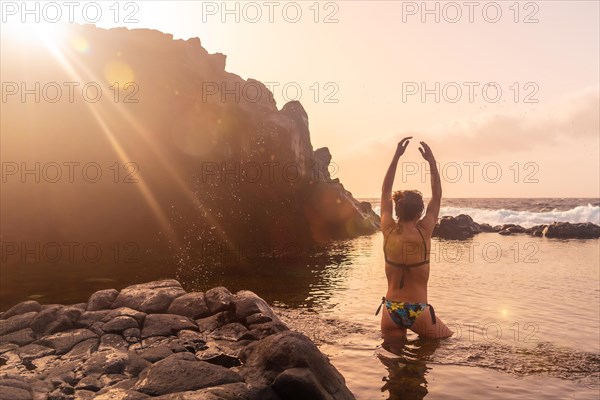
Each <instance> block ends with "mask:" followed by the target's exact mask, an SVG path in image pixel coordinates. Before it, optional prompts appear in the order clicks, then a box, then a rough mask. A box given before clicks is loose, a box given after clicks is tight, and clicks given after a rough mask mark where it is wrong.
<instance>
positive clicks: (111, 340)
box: [98, 333, 129, 351]
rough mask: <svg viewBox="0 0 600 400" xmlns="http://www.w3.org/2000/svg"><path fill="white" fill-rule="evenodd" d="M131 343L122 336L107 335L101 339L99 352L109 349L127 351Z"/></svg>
mask: <svg viewBox="0 0 600 400" xmlns="http://www.w3.org/2000/svg"><path fill="white" fill-rule="evenodd" d="M128 347H129V343H128V342H127V341H126V340H125V339H124V338H123V337H122V336H121V335H117V334H114V333H107V334H105V335H102V336H101V337H100V346H99V347H98V350H99V351H102V350H107V349H117V350H127V348H128Z"/></svg>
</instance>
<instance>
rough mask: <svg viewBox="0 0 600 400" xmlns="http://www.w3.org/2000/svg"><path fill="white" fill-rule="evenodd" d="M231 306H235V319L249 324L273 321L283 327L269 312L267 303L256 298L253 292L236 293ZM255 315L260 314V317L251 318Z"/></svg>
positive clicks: (271, 312)
mask: <svg viewBox="0 0 600 400" xmlns="http://www.w3.org/2000/svg"><path fill="white" fill-rule="evenodd" d="M233 304H234V306H235V316H236V318H238V319H240V320H242V321H246V322H247V323H249V324H251V323H261V322H269V321H274V322H277V323H279V324H281V325H285V324H284V323H283V322H281V320H280V319H279V317H277V315H275V313H274V312H273V310H271V307H269V305H268V304H267V302H266V301H264V300H263V299H261V298H260V297H258V296H257V295H256V293H254V292H251V291H249V290H241V291H239V292H237V293H236V294H235V296H234V298H233ZM256 314H260V316H256V317H254V318H252V316H254V315H256Z"/></svg>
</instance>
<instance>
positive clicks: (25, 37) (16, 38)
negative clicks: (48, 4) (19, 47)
mask: <svg viewBox="0 0 600 400" xmlns="http://www.w3.org/2000/svg"><path fill="white" fill-rule="evenodd" d="M1 29H2V35H3V36H4V35H6V36H5V38H6V39H8V40H10V41H11V42H16V43H19V42H20V43H22V44H31V43H36V42H37V43H48V42H52V41H55V40H59V39H61V38H62V37H63V36H64V35H65V32H66V28H65V24H61V23H48V22H33V21H30V22H24V23H23V22H15V21H9V22H6V23H2V28H1Z"/></svg>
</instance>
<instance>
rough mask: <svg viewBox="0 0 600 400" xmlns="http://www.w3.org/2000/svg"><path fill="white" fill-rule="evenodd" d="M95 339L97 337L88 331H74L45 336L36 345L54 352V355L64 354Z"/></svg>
mask: <svg viewBox="0 0 600 400" xmlns="http://www.w3.org/2000/svg"><path fill="white" fill-rule="evenodd" d="M95 337H97V335H96V334H95V333H94V332H92V331H90V330H89V329H75V330H71V331H67V332H59V333H55V334H53V335H50V336H45V337H43V338H41V339H39V340H38V341H37V344H40V345H42V346H46V347H50V348H52V349H54V350H56V354H65V353H66V352H68V351H69V350H71V349H72V348H73V346H75V345H76V344H77V343H79V342H83V341H84V340H87V339H90V338H95Z"/></svg>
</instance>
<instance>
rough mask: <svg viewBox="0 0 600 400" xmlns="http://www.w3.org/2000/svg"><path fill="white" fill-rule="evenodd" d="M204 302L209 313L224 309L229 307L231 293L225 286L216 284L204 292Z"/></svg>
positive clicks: (231, 298) (231, 297)
mask: <svg viewBox="0 0 600 400" xmlns="http://www.w3.org/2000/svg"><path fill="white" fill-rule="evenodd" d="M204 298H205V299H206V304H207V305H208V309H209V310H210V313H211V314H215V313H218V312H219V311H225V310H227V309H229V306H230V304H231V301H232V300H233V295H232V294H231V292H230V291H229V290H227V288H224V287H223V286H218V287H215V288H212V289H210V290H209V291H207V292H206V293H205V294H204Z"/></svg>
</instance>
